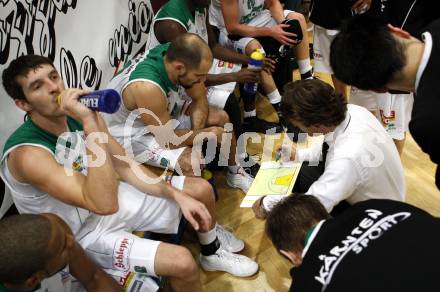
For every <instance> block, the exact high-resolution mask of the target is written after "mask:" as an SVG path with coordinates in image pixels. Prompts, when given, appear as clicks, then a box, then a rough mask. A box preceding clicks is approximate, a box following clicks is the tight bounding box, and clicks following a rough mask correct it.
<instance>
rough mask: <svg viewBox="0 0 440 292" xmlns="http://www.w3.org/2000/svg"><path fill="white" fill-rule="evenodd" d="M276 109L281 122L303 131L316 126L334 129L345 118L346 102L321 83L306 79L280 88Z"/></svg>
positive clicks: (317, 80)
mask: <svg viewBox="0 0 440 292" xmlns="http://www.w3.org/2000/svg"><path fill="white" fill-rule="evenodd" d="M280 108H281V114H282V116H283V117H284V118H286V119H289V120H293V121H294V122H295V121H296V122H300V123H302V124H303V125H304V126H306V127H308V126H311V125H316V124H321V125H325V126H336V125H339V124H340V123H341V122H342V121H343V120H344V118H345V113H346V112H347V101H346V99H345V97H344V96H343V95H342V94H338V93H336V92H335V90H334V89H333V87H331V86H330V85H329V84H327V83H325V82H324V81H321V80H319V79H308V80H300V81H295V82H289V83H287V84H286V85H285V86H284V94H283V97H282V99H281V106H280Z"/></svg>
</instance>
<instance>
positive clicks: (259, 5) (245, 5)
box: [209, 0, 267, 30]
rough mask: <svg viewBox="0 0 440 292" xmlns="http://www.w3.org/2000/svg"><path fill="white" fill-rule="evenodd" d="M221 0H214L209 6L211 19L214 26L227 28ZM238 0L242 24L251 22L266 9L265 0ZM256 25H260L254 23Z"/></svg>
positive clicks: (222, 28)
mask: <svg viewBox="0 0 440 292" xmlns="http://www.w3.org/2000/svg"><path fill="white" fill-rule="evenodd" d="M220 1H221V0H212V1H211V6H210V7H209V20H210V23H211V24H212V25H214V26H217V27H218V28H219V29H221V30H225V22H224V19H223V13H222V9H221V6H220ZM237 2H238V17H239V22H240V23H241V24H250V23H251V21H252V20H254V19H255V18H256V17H257V16H259V15H260V14H262V13H263V12H264V11H265V10H267V9H264V0H237ZM252 25H254V26H259V25H258V23H252Z"/></svg>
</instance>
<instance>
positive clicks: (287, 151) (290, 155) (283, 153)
mask: <svg viewBox="0 0 440 292" xmlns="http://www.w3.org/2000/svg"><path fill="white" fill-rule="evenodd" d="M277 154H278V155H280V160H281V161H282V162H287V161H294V160H295V156H296V147H295V145H294V144H293V143H290V144H283V145H281V146H280V147H279V148H278V149H277Z"/></svg>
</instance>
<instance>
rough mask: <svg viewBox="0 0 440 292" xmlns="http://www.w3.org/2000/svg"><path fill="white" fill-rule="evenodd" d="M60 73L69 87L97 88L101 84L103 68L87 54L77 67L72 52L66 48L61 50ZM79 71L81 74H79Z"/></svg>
mask: <svg viewBox="0 0 440 292" xmlns="http://www.w3.org/2000/svg"><path fill="white" fill-rule="evenodd" d="M59 68H60V74H61V76H62V77H63V80H64V82H66V85H67V87H70V88H73V87H80V88H84V89H91V90H97V89H99V86H100V85H101V77H102V70H99V69H98V67H97V65H96V62H95V60H94V59H93V58H91V57H90V56H85V57H84V58H83V59H82V61H81V65H80V66H79V67H77V65H76V62H75V58H74V57H73V55H72V53H71V52H70V51H68V50H66V49H65V48H62V49H61V51H60V67H59ZM78 72H79V76H78Z"/></svg>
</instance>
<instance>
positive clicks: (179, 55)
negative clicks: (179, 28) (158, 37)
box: [166, 33, 210, 70]
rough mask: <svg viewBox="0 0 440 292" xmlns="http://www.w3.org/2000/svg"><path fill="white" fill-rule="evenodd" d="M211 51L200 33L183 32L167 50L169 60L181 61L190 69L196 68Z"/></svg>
mask: <svg viewBox="0 0 440 292" xmlns="http://www.w3.org/2000/svg"><path fill="white" fill-rule="evenodd" d="M207 52H210V48H209V46H208V45H207V44H206V42H205V41H204V40H203V39H202V38H201V37H200V36H198V35H196V34H193V33H183V34H181V35H179V36H177V37H176V38H175V39H174V40H173V41H172V42H171V44H170V47H169V48H168V50H167V52H166V56H167V59H168V60H169V61H171V62H172V61H181V62H183V64H185V67H186V68H188V69H190V70H191V69H196V68H198V67H199V66H200V63H201V62H202V60H203V59H204V58H207V57H208V56H207Z"/></svg>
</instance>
